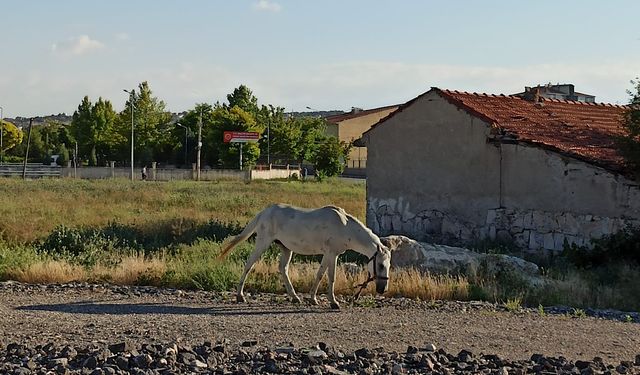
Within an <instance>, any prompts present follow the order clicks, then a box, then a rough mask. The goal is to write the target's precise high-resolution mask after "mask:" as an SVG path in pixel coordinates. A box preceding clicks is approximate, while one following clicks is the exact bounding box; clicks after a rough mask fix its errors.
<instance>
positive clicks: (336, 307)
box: [331, 302, 340, 310]
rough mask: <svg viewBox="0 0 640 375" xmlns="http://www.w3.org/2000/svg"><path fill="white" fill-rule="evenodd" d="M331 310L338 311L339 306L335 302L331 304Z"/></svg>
mask: <svg viewBox="0 0 640 375" xmlns="http://www.w3.org/2000/svg"><path fill="white" fill-rule="evenodd" d="M331 308H332V309H334V310H340V305H338V303H337V302H331Z"/></svg>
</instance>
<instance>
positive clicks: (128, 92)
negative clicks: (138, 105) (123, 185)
mask: <svg viewBox="0 0 640 375" xmlns="http://www.w3.org/2000/svg"><path fill="white" fill-rule="evenodd" d="M122 91H124V92H126V93H127V94H129V98H130V99H129V103H130V104H131V181H133V176H134V175H133V97H134V95H135V94H136V91H135V89H133V90H131V91H129V90H124V89H123V90H122Z"/></svg>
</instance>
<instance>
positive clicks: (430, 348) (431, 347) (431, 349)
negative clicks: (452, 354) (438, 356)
mask: <svg viewBox="0 0 640 375" xmlns="http://www.w3.org/2000/svg"><path fill="white" fill-rule="evenodd" d="M424 350H425V351H426V352H435V351H436V350H437V348H436V346H435V345H433V344H432V343H427V344H426V345H425V346H424Z"/></svg>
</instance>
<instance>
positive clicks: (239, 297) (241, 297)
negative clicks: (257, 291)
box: [236, 294, 247, 303]
mask: <svg viewBox="0 0 640 375" xmlns="http://www.w3.org/2000/svg"><path fill="white" fill-rule="evenodd" d="M236 301H237V302H238V303H245V302H247V299H246V298H244V296H243V295H240V294H238V295H237V296H236Z"/></svg>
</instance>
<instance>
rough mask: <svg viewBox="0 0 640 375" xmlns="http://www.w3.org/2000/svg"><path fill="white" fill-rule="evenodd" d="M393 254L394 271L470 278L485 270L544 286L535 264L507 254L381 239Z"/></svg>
mask: <svg viewBox="0 0 640 375" xmlns="http://www.w3.org/2000/svg"><path fill="white" fill-rule="evenodd" d="M380 241H382V243H383V244H384V245H385V246H387V247H389V249H390V250H391V254H392V256H391V265H392V266H393V267H400V268H402V267H416V268H418V269H420V270H423V271H428V272H431V273H435V274H456V273H457V274H467V273H469V272H475V271H478V270H482V271H483V272H486V273H487V274H488V275H493V276H495V275H497V274H499V273H501V272H513V273H514V274H516V275H520V276H523V277H524V278H526V279H527V280H528V281H530V282H531V283H532V284H541V283H543V280H542V278H540V270H539V268H538V266H537V265H536V264H534V263H531V262H527V261H525V260H524V259H521V258H518V257H514V256H509V255H504V254H481V253H476V252H473V251H471V250H467V249H464V248H461V247H453V246H444V245H435V244H429V243H425V242H417V241H414V240H412V239H410V238H409V237H406V236H397V235H393V236H387V237H381V238H380Z"/></svg>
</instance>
